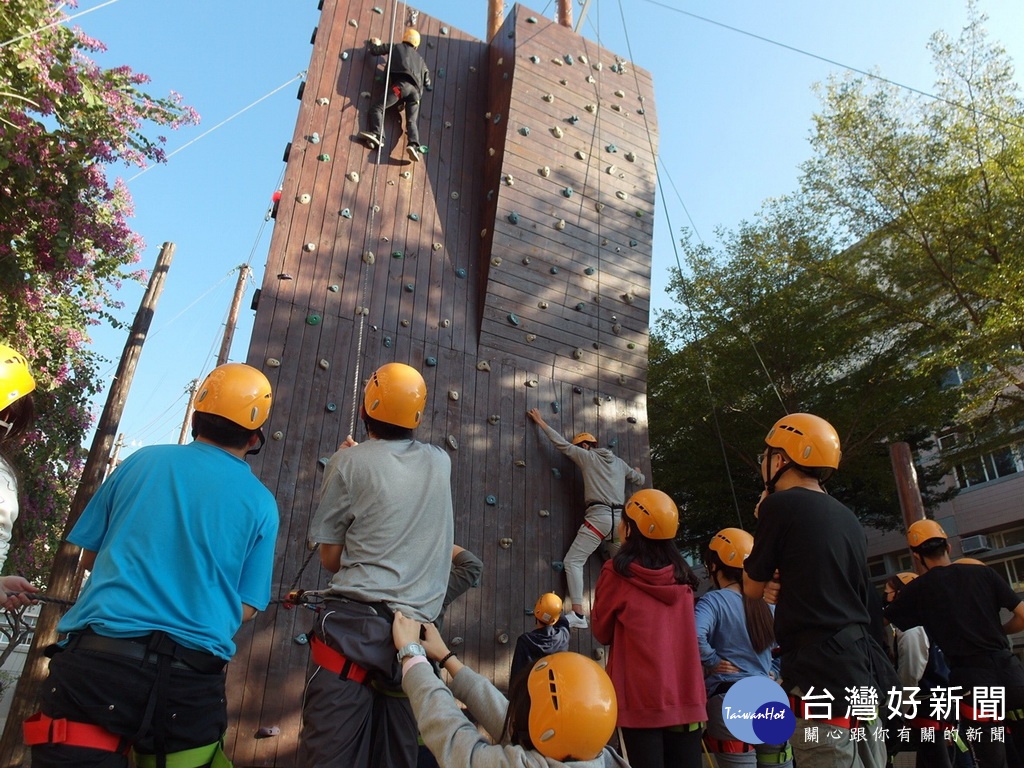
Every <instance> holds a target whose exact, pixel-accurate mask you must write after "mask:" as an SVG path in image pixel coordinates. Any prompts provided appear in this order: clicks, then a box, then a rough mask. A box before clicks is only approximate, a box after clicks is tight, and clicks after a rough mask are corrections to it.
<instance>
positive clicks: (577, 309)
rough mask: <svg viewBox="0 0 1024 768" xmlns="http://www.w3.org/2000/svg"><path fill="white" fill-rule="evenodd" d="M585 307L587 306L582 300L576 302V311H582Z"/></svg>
mask: <svg viewBox="0 0 1024 768" xmlns="http://www.w3.org/2000/svg"><path fill="white" fill-rule="evenodd" d="M586 308H587V305H586V304H584V303H583V302H582V301H581V302H578V303H577V304H576V311H577V312H582V311H583V310H584V309H586Z"/></svg>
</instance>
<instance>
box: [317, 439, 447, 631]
mask: <svg viewBox="0 0 1024 768" xmlns="http://www.w3.org/2000/svg"><path fill="white" fill-rule="evenodd" d="M454 527H455V523H454V516H453V510H452V493H451V460H450V459H449V458H448V455H447V454H446V453H445V452H444V451H443V450H441V449H440V448H438V447H436V446H433V445H427V444H426V443H419V442H416V441H415V440H375V439H369V440H366V441H365V442H362V443H360V444H359V445H355V446H352V447H351V448H344V449H342V450H339V451H338V452H337V453H335V454H334V456H332V457H331V460H330V462H328V464H327V469H326V472H325V475H324V480H323V484H322V486H321V488H320V505H319V506H318V507H317V510H316V514H315V515H314V516H313V522H312V525H311V526H310V533H309V535H310V538H311V539H312V540H313V541H315V542H318V543H320V544H341V545H343V549H342V552H341V569H340V570H339V571H338V572H337V573H336V574H334V576H333V578H332V579H331V592H332V593H333V594H336V595H341V596H344V597H348V598H351V599H353V600H358V601H360V602H365V603H374V602H386V603H387V604H388V605H390V606H391V608H392V609H397V610H401V611H402V613H404V614H405V615H407V616H411V617H412V618H414V619H417V620H419V621H432V620H433V619H434V618H435V617H436V616H437V615H438V614H439V613H440V612H441V604H442V601H443V600H444V595H445V590H446V589H447V587H448V570H449V567H450V565H451V552H452V541H453V538H454Z"/></svg>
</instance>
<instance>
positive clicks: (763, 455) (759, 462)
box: [757, 451, 768, 466]
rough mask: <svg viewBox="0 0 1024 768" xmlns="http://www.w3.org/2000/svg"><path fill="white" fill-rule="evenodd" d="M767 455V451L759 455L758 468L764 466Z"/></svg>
mask: <svg viewBox="0 0 1024 768" xmlns="http://www.w3.org/2000/svg"><path fill="white" fill-rule="evenodd" d="M767 455H768V452H767V451H762V452H761V453H759V454H757V466H761V465H762V464H764V460H765V457H766V456H767Z"/></svg>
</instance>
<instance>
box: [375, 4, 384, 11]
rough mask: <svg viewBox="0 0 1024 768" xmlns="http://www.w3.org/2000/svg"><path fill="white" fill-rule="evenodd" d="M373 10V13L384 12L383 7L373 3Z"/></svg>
mask: <svg viewBox="0 0 1024 768" xmlns="http://www.w3.org/2000/svg"><path fill="white" fill-rule="evenodd" d="M373 12H374V13H384V9H383V8H381V7H380V6H378V5H375V6H374V7H373Z"/></svg>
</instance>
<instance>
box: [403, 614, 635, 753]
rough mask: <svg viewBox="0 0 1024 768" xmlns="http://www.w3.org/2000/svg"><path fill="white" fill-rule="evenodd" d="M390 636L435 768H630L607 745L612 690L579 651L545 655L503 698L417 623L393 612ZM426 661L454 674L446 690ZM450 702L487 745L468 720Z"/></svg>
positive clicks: (431, 629)
mask: <svg viewBox="0 0 1024 768" xmlns="http://www.w3.org/2000/svg"><path fill="white" fill-rule="evenodd" d="M391 631H392V636H393V639H394V641H395V647H396V648H397V649H398V659H399V662H400V663H401V665H402V689H403V690H404V691H405V693H406V694H407V695H408V696H409V701H410V702H411V704H412V709H413V712H414V713H415V715H416V724H417V726H418V727H419V730H420V733H421V734H422V736H423V741H424V742H425V743H426V745H427V746H428V747H430V750H431V752H433V753H434V756H435V757H436V758H437V761H438V763H440V764H441V765H445V766H448V765H451V766H459V768H558V766H562V765H567V764H569V765H571V766H573V768H628V765H627V764H626V761H625V760H623V759H622V758H621V757H619V756H618V755H617V754H616V753H615V752H614V750H612V749H611V748H610V747H608V746H607V743H608V739H609V738H611V735H612V731H614V730H615V715H616V706H615V690H614V688H613V687H612V684H611V681H610V680H609V679H608V676H607V675H606V674H605V673H604V670H603V669H601V667H600V666H598V664H597V663H596V662H594V661H591V660H590V659H588V658H586V657H585V656H580V655H579V654H578V653H569V652H564V653H556V654H553V655H551V656H545V657H544V658H543V659H541V660H540V661H538V662H537V663H536V664H534V665H533V669H532V670H530V672H529V673H524V674H522V675H520V676H519V677H518V678H517V679H516V680H514V681H513V684H512V686H511V688H510V689H509V698H508V700H506V699H505V697H504V696H502V695H501V693H500V692H499V691H498V689H497V688H495V687H494V686H493V685H491V683H490V682H489V681H488V680H486V679H484V678H483V677H481V676H480V675H478V674H477V673H476V672H474V671H473V670H471V669H470V668H469V667H467V666H465V665H463V663H462V662H461V661H459V660H458V658H456V656H455V654H454V653H452V652H450V651H449V650H448V648H447V646H445V644H444V641H443V640H442V639H441V635H440V633H439V632H438V631H437V627H435V626H434V625H433V624H420V622H418V621H416V620H414V619H409V618H407V617H405V616H403V615H402V613H401V612H400V611H396V612H395V621H394V624H393V625H392V628H391ZM421 639H422V645H421V644H420V643H421ZM428 656H429V658H430V659H431V660H432V661H436V662H438V663H439V664H440V665H441V666H442V667H444V669H445V671H446V672H448V674H450V675H451V676H452V679H451V683H450V684H449V685H450V686H451V690H449V689H448V688H447V687H445V684H444V683H443V682H441V681H440V680H439V679H438V677H437V675H435V674H434V670H433V668H432V667H431V665H430V664H428V663H427V657H428ZM453 694H454V695H453ZM456 697H457V698H458V699H459V700H460V701H463V702H465V704H466V706H467V707H468V708H469V710H470V711H471V712H472V713H473V715H474V716H475V717H476V718H477V720H478V722H479V723H480V725H482V726H483V727H484V729H486V731H487V732H488V733H489V734H491V735H492V736H493V737H494V741H493V742H492V741H489V740H488V739H487V738H485V737H484V736H483V735H481V734H480V732H479V731H478V730H477V728H476V726H475V725H473V724H472V723H471V722H470V721H469V720H468V719H466V716H465V715H464V714H463V713H462V710H461V709H459V705H458V704H456V703H455V698H456Z"/></svg>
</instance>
